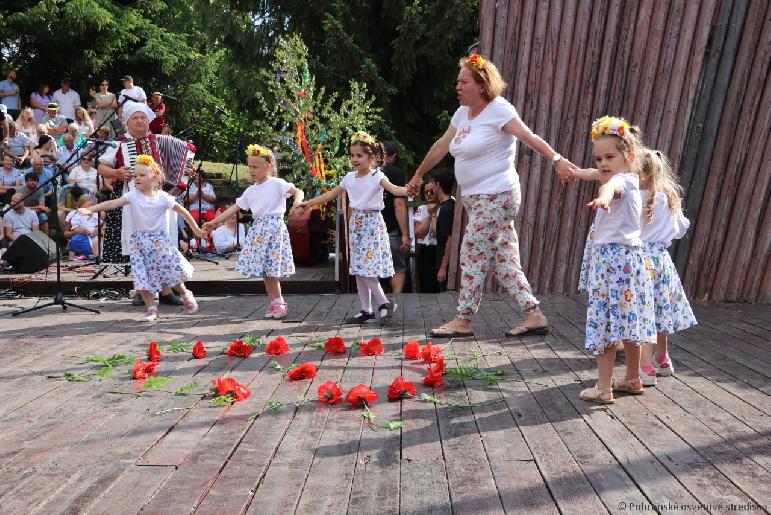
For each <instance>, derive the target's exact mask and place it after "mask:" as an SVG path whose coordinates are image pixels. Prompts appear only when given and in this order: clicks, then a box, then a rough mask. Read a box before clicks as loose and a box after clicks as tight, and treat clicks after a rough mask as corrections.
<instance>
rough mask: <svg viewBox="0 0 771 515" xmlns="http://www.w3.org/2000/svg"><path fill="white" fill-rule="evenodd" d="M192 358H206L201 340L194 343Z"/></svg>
mask: <svg viewBox="0 0 771 515" xmlns="http://www.w3.org/2000/svg"><path fill="white" fill-rule="evenodd" d="M193 357H194V358H195V359H203V358H205V357H206V349H205V348H204V346H203V342H202V341H201V340H198V341H197V342H195V345H193Z"/></svg>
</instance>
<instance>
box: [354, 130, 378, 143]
mask: <svg viewBox="0 0 771 515" xmlns="http://www.w3.org/2000/svg"><path fill="white" fill-rule="evenodd" d="M355 141H363V142H364V143H366V144H367V145H374V144H375V138H373V137H372V136H370V135H369V134H368V133H366V132H364V131H358V132H357V133H356V134H354V135H353V136H352V137H351V143H353V142H355Z"/></svg>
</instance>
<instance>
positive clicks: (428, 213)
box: [412, 182, 439, 293]
mask: <svg viewBox="0 0 771 515" xmlns="http://www.w3.org/2000/svg"><path fill="white" fill-rule="evenodd" d="M420 197H421V199H422V200H423V201H424V202H425V204H421V205H420V206H418V208H417V209H416V210H415V214H414V215H413V217H412V219H413V221H414V223H415V239H416V240H417V245H416V249H415V250H416V251H417V258H416V261H417V270H416V272H417V276H418V284H419V286H420V292H421V293H436V292H438V291H439V290H438V288H437V284H436V268H435V267H436V235H435V234H434V231H433V229H432V227H431V224H432V222H434V221H435V220H436V215H437V211H438V209H439V201H438V200H437V198H436V194H435V193H434V186H433V183H428V182H427V183H424V184H423V188H422V189H421V193H420Z"/></svg>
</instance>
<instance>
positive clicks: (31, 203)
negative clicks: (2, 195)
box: [19, 172, 48, 233]
mask: <svg viewBox="0 0 771 515" xmlns="http://www.w3.org/2000/svg"><path fill="white" fill-rule="evenodd" d="M37 181H38V179H37V174H36V173H35V172H27V173H26V174H24V186H23V187H22V188H21V189H20V190H19V193H21V194H22V196H23V197H24V205H25V206H27V208H29V209H30V210H31V211H34V212H35V214H36V215H37V220H38V225H39V226H40V230H41V231H43V232H44V233H48V208H47V207H46V199H45V191H44V190H43V188H40V189H37V187H38V182H37ZM33 192H34V193H33Z"/></svg>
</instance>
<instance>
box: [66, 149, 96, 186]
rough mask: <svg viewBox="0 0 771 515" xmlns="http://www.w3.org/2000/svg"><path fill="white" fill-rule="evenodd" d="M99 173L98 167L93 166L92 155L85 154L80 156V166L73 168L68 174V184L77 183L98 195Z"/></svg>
mask: <svg viewBox="0 0 771 515" xmlns="http://www.w3.org/2000/svg"><path fill="white" fill-rule="evenodd" d="M98 175H99V174H98V173H97V172H96V168H92V167H91V156H90V155H87V156H83V157H81V158H80V163H79V164H78V166H76V167H75V168H73V169H72V171H71V172H70V174H69V175H68V176H67V183H68V184H77V185H78V186H80V187H81V188H85V189H87V190H88V191H89V192H90V193H93V194H94V195H96V194H97V193H99V189H98V187H97V179H98Z"/></svg>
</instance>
